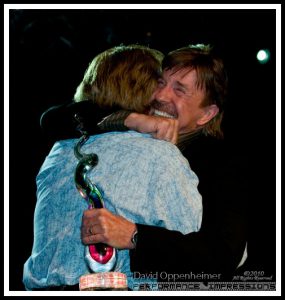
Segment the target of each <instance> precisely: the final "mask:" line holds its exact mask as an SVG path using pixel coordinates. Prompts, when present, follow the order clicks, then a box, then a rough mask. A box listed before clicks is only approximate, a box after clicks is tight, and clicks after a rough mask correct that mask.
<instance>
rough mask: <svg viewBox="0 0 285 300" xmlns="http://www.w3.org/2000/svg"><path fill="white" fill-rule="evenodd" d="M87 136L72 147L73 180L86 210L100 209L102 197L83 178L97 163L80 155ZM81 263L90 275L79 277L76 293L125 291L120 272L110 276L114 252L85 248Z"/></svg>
mask: <svg viewBox="0 0 285 300" xmlns="http://www.w3.org/2000/svg"><path fill="white" fill-rule="evenodd" d="M88 138H89V136H88V134H87V133H86V132H83V135H82V137H81V138H80V139H79V141H78V142H77V144H76V145H75V147H74V154H75V156H76V157H77V159H78V160H79V162H78V164H77V167H76V170H75V174H74V180H75V184H76V188H77V190H78V191H79V193H80V195H81V196H82V197H83V198H84V199H85V200H86V201H87V202H88V208H89V209H94V208H96V209H100V208H103V207H104V200H103V197H102V195H101V193H100V191H99V190H98V188H97V187H96V186H95V185H94V184H92V182H91V181H90V179H89V178H88V177H87V175H88V172H89V171H91V170H92V169H93V168H94V167H95V166H96V165H97V163H98V156H97V155H96V154H95V153H90V154H83V153H82V152H81V147H82V146H83V144H84V143H85V142H86V141H87V140H88ZM85 259H86V261H87V264H88V266H89V268H90V269H91V271H92V272H94V273H91V274H87V275H83V276H81V277H80V282H79V289H80V290H127V279H126V275H125V274H123V273H120V272H111V271H112V270H113V268H114V266H115V264H116V249H115V248H113V247H111V246H108V245H106V244H103V243H99V244H94V245H88V246H86V247H85Z"/></svg>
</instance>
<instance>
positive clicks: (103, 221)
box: [81, 208, 136, 249]
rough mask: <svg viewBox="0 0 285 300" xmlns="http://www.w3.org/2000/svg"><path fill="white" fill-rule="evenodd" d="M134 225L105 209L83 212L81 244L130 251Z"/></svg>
mask: <svg viewBox="0 0 285 300" xmlns="http://www.w3.org/2000/svg"><path fill="white" fill-rule="evenodd" d="M135 228H136V225H135V224H134V223H132V222H130V221H128V220H127V219H125V218H123V217H121V216H118V215H114V214H112V213H111V212H109V211H108V210H107V209H105V208H100V209H93V210H90V211H85V212H84V213H83V217H82V226H81V240H82V243H83V244H95V243H105V244H108V245H110V246H112V247H115V248H118V249H131V247H133V244H132V243H131V237H132V234H133V232H134V230H135Z"/></svg>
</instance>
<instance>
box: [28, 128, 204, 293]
mask: <svg viewBox="0 0 285 300" xmlns="http://www.w3.org/2000/svg"><path fill="white" fill-rule="evenodd" d="M77 141H78V140H77V139H69V140H63V141H59V142H56V143H55V144H54V146H53V148H52V149H51V151H50V153H49V155H48V156H47V157H46V159H45V161H44V163H43V165H42V166H41V169H40V171H39V173H38V175H37V178H36V183H37V203H36V207H35V214H34V244H33V248H32V253H31V256H30V257H29V258H28V260H27V261H26V263H25V265H24V275H23V282H24V284H25V287H26V289H27V290H32V289H34V288H43V287H47V286H59V285H74V284H77V283H78V282H79V278H80V276H82V275H85V274H88V273H90V272H91V271H90V269H89V268H88V266H87V264H86V262H85V258H84V256H85V255H84V251H85V247H86V246H85V245H83V244H82V242H81V238H80V227H81V221H82V214H83V211H84V210H86V209H87V208H88V204H87V202H86V201H85V200H84V199H83V198H82V197H81V195H80V194H79V192H78V191H77V189H76V187H75V182H74V172H75V168H76V166H77V163H78V160H77V158H76V157H75V156H74V146H75V144H76V143H77ZM82 152H84V153H96V154H97V155H98V157H99V162H98V165H97V166H96V167H95V168H94V169H93V170H92V171H91V172H90V174H89V175H88V177H89V179H90V180H91V181H92V182H93V184H95V185H96V186H97V188H98V189H99V190H100V191H101V193H102V195H103V198H104V203H105V207H106V208H107V209H108V210H110V211H111V212H112V213H114V214H118V215H121V216H123V217H125V218H127V219H128V220H130V221H132V222H135V223H140V224H148V225H155V226H161V227H165V228H167V229H170V230H177V231H180V232H182V233H183V234H186V233H190V232H193V231H198V230H199V229H200V226H201V221H202V199H201V195H200V194H199V192H198V190H197V185H198V178H197V176H196V175H195V173H194V172H193V171H192V170H191V168H190V166H189V163H188V161H187V160H186V159H185V158H184V157H183V155H182V154H181V152H180V151H179V150H178V148H177V147H176V146H174V145H173V144H171V143H169V142H165V141H160V140H156V139H153V138H151V137H150V136H149V135H147V134H140V133H137V132H134V131H127V132H110V133H105V134H101V135H94V136H91V137H90V138H89V140H88V141H87V142H86V144H85V145H84V146H83V147H82ZM113 271H116V272H123V273H125V274H126V275H127V276H128V285H129V287H130V288H131V289H132V288H133V285H134V283H137V282H138V281H139V279H136V278H134V277H133V276H132V275H133V274H132V272H131V271H130V258H129V250H117V263H116V266H115V269H114V270H113Z"/></svg>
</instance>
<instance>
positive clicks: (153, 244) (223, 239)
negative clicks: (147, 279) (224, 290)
mask: <svg viewBox="0 0 285 300" xmlns="http://www.w3.org/2000/svg"><path fill="white" fill-rule="evenodd" d="M234 165H235V166H234ZM237 165H239V166H240V164H239V162H238V161H234V163H233V161H231V162H230V163H227V164H226V165H224V166H223V165H221V166H220V168H217V170H216V171H215V172H213V173H212V174H211V175H209V176H208V175H207V176H208V178H207V176H206V177H204V178H201V179H200V180H201V188H202V189H203V190H205V191H206V192H204V193H203V194H202V197H203V219H202V227H201V230H200V231H198V232H192V233H188V234H185V235H183V234H182V233H180V232H178V231H170V230H167V229H165V228H159V227H154V226H147V225H141V224H137V227H138V241H137V246H136V249H134V250H131V251H130V257H131V270H132V271H133V272H134V271H135V272H140V273H150V272H158V274H160V273H163V272H167V273H172V274H176V273H189V272H196V273H199V274H201V273H202V272H204V274H206V273H209V274H217V276H218V278H217V279H221V280H227V279H231V276H232V274H233V272H234V271H235V270H236V268H237V266H238V264H239V262H240V261H241V258H242V256H243V253H244V250H245V246H246V240H247V236H246V235H247V233H246V232H247V229H246V228H247V224H246V215H245V212H246V207H245V206H244V203H245V202H246V195H245V192H246V179H245V177H244V176H243V175H244V173H243V171H242V170H240V171H236V170H237V168H236V166H237ZM209 170H210V166H209ZM207 173H210V172H206V174H207ZM198 177H199V176H198ZM203 186H204V187H203ZM242 199H244V201H243V200H242ZM199 281H201V280H199Z"/></svg>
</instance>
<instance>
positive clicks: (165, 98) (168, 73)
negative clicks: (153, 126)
mask: <svg viewBox="0 0 285 300" xmlns="http://www.w3.org/2000/svg"><path fill="white" fill-rule="evenodd" d="M196 82H197V74H196V71H195V70H190V71H189V70H185V69H182V70H179V71H177V72H174V70H173V69H170V70H165V71H164V72H163V75H162V78H161V79H159V82H158V88H157V90H156V91H155V93H154V98H155V100H154V101H153V103H152V109H151V112H150V114H152V115H159V116H165V117H172V118H175V119H177V120H178V124H179V133H180V134H181V133H188V132H193V131H195V130H197V129H199V128H201V127H203V126H204V125H205V124H206V123H208V122H209V121H210V120H211V119H212V118H214V117H215V115H216V114H217V113H218V111H219V109H218V107H217V106H216V105H214V104H213V105H208V106H203V100H204V98H205V90H204V89H203V88H198V87H197V84H196Z"/></svg>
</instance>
